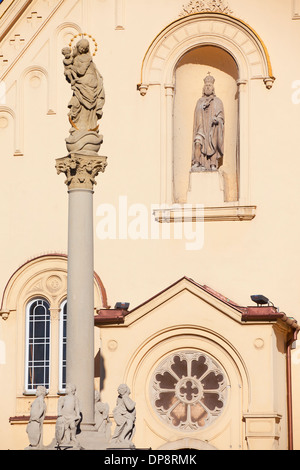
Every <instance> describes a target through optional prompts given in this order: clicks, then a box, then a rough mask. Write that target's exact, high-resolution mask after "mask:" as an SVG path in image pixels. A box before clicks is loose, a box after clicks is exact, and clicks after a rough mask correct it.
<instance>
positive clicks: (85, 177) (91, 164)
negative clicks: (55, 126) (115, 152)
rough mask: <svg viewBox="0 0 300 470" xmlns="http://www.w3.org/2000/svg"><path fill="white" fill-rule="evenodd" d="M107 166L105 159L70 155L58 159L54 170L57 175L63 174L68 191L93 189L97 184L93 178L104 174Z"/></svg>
mask: <svg viewBox="0 0 300 470" xmlns="http://www.w3.org/2000/svg"><path fill="white" fill-rule="evenodd" d="M106 166H107V157H101V156H90V155H81V154H71V155H68V156H67V157H63V158H58V159H57V160H56V165H55V168H56V170H57V174H60V173H65V175H66V177H67V179H66V181H65V184H66V185H67V186H68V187H69V189H90V190H92V189H93V186H94V184H97V182H96V180H95V178H96V176H97V175H98V174H99V173H100V172H101V173H104V171H105V168H106Z"/></svg>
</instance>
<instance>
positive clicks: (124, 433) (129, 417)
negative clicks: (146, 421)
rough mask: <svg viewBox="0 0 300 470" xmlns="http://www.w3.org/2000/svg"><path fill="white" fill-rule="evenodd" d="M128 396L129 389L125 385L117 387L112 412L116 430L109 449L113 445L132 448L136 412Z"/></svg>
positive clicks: (133, 403)
mask: <svg viewBox="0 0 300 470" xmlns="http://www.w3.org/2000/svg"><path fill="white" fill-rule="evenodd" d="M129 395H130V389H129V387H128V386H127V385H126V384H121V385H119V387H118V398H117V406H116V407H115V409H114V410H113V415H114V420H115V422H116V428H115V432H114V434H113V437H112V440H111V447H112V446H113V445H116V446H124V447H134V445H133V443H132V438H133V436H134V433H135V419H136V410H135V402H134V401H133V400H132V399H131V398H130V397H129Z"/></svg>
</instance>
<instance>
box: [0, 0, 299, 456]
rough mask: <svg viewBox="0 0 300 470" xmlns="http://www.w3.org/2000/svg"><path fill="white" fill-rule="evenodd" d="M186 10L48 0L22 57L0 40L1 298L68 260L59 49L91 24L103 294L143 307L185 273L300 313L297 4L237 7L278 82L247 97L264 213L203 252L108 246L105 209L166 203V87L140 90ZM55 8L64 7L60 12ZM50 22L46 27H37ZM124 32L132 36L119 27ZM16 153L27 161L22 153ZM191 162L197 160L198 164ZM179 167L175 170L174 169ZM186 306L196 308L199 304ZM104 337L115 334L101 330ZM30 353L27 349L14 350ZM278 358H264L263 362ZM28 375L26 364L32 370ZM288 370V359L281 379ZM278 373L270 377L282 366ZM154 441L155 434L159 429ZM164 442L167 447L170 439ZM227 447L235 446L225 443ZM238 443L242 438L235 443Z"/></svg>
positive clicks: (255, 189)
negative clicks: (3, 64)
mask: <svg viewBox="0 0 300 470" xmlns="http://www.w3.org/2000/svg"><path fill="white" fill-rule="evenodd" d="M4 3H5V2H4ZM182 3H183V2H182V0H164V1H163V2H162V1H161V0H152V1H151V2H148V1H146V0H124V2H120V5H123V7H124V10H122V9H120V10H118V9H116V5H118V2H113V1H111V0H103V1H101V2H98V1H96V0H89V1H83V0H79V1H76V2H73V1H70V0H65V1H64V2H59V1H57V2H52V6H51V2H40V1H38V0H36V1H34V2H33V4H32V8H31V9H29V10H30V11H29V10H28V12H27V13H29V14H30V13H31V11H35V10H36V11H38V13H41V15H42V17H43V21H45V20H46V18H48V21H47V22H45V24H44V23H38V24H37V25H36V26H35V25H33V26H32V25H31V24H30V23H29V22H28V21H27V17H26V15H25V16H24V17H23V18H22V19H21V20H19V21H18V22H17V23H16V25H15V26H13V28H12V30H11V32H10V35H9V36H8V38H7V40H9V39H11V38H13V37H14V35H15V34H21V37H22V38H23V37H24V39H25V43H24V44H21V46H20V49H17V48H15V47H14V43H13V44H10V45H9V44H8V43H4V42H3V44H2V45H3V53H4V54H5V57H7V59H8V60H9V71H8V72H7V73H6V70H8V69H5V68H4V69H2V72H3V73H4V78H3V80H4V82H5V84H6V90H7V91H6V97H5V103H4V104H1V105H0V119H1V118H2V120H1V121H0V124H1V127H0V139H1V156H2V157H1V158H2V175H3V178H2V181H1V198H0V214H1V221H2V223H1V243H0V250H1V251H0V258H1V266H2V269H1V272H0V292H3V291H4V288H5V286H6V283H7V282H8V279H9V278H10V276H11V275H12V274H13V273H14V272H15V271H16V269H17V268H18V267H19V266H20V265H22V264H23V263H24V262H26V261H27V260H28V259H31V258H33V257H35V256H39V255H41V254H45V253H66V252H67V188H66V186H65V185H64V177H63V176H61V175H60V176H57V175H56V171H55V159H56V158H59V157H63V156H65V155H66V148H65V142H64V139H65V138H66V136H67V134H68V129H69V124H68V121H67V103H68V100H69V99H70V96H71V94H70V89H69V86H68V84H67V83H66V82H65V80H64V76H63V68H62V56H61V52H60V51H61V48H62V47H63V46H64V45H66V44H67V43H68V42H69V40H70V38H71V37H72V34H74V33H76V32H77V30H80V29H81V30H82V32H83V31H84V32H87V33H89V34H91V35H93V37H95V39H96V40H97V42H98V44H99V48H98V49H99V51H98V53H97V55H96V57H95V59H94V60H95V62H96V64H97V66H98V68H99V70H100V71H101V73H102V75H103V77H104V85H105V91H106V104H105V107H104V115H103V119H102V122H101V123H100V129H101V132H102V133H103V135H104V143H103V145H102V148H101V151H100V153H101V154H102V155H107V156H108V167H107V169H106V172H105V174H104V175H100V176H99V177H98V185H97V186H96V187H95V193H94V213H95V218H94V224H95V270H96V272H97V273H98V274H99V275H100V277H101V279H102V281H103V283H104V285H105V287H106V291H107V295H108V302H109V304H110V305H111V306H114V304H115V302H116V301H128V302H130V303H131V308H133V307H135V306H137V305H139V304H140V303H142V302H144V301H145V300H146V299H148V298H150V297H151V296H153V295H155V294H156V293H157V292H159V291H160V290H161V289H163V288H165V287H167V286H168V285H170V284H171V283H173V282H174V281H176V280H177V279H179V278H181V277H182V276H183V275H187V276H189V277H191V278H193V279H195V280H196V281H197V282H199V283H203V284H207V285H209V286H211V287H212V288H214V289H216V290H217V291H219V292H221V293H223V294H224V295H226V296H228V297H229V298H232V299H233V300H234V301H236V302H238V303H239V304H241V305H247V304H248V303H250V302H251V301H250V298H249V297H250V295H251V294H255V293H262V294H264V295H266V296H268V297H269V298H270V300H271V301H272V302H273V303H274V304H275V305H276V306H278V307H279V308H280V309H281V310H283V311H284V312H286V313H287V315H288V316H293V317H295V318H300V312H299V288H298V285H299V277H300V268H299V266H300V255H299V249H298V239H299V232H300V225H299V222H298V219H297V210H298V205H299V191H298V186H299V185H298V174H299V170H300V161H299V159H298V158H297V155H298V150H299V149H298V142H297V135H298V129H299V103H298V101H297V99H296V98H297V96H296V95H295V92H296V91H297V89H296V88H294V86H295V85H294V84H295V81H296V80H299V79H300V78H299V77H300V69H299V67H300V66H299V63H298V62H297V60H294V59H293V57H294V55H295V54H297V50H298V42H299V28H300V22H299V21H297V20H293V19H292V17H293V8H292V7H293V2H292V0H288V1H287V0H279V1H276V2H274V1H273V0H263V1H261V0H252V1H251V2H250V1H248V2H245V1H244V2H240V1H238V0H231V1H230V7H231V8H232V10H233V11H234V16H235V17H237V18H240V19H241V20H242V21H245V22H246V23H247V24H248V25H250V27H251V28H253V29H254V30H255V31H256V32H257V34H258V35H259V36H260V37H261V38H262V40H263V42H264V43H265V45H266V47H267V50H268V53H269V56H270V60H271V64H272V68H273V73H274V75H275V77H276V81H275V83H274V85H273V87H272V89H271V90H267V89H266V87H265V86H264V84H263V82H262V80H252V82H251V94H250V95H249V108H248V111H247V112H249V113H251V121H250V122H249V127H248V130H249V133H248V136H247V138H248V142H249V145H248V150H249V156H248V161H249V167H248V172H247V174H248V185H249V187H248V188H247V191H248V192H249V195H250V199H249V201H248V202H249V203H250V204H253V205H256V206H257V210H256V216H255V218H254V219H253V220H251V221H241V222H239V221H235V222H226V221H222V222H208V223H205V226H204V245H203V247H202V248H201V249H200V250H198V251H194V250H193V251H188V250H187V249H186V242H187V240H186V239H184V238H183V239H179V240H176V239H167V240H163V239H158V240H152V239H151V237H150V236H148V237H147V239H138V240H133V239H131V238H130V236H129V234H128V232H127V236H126V237H125V239H120V237H119V236H118V231H117V236H116V239H107V240H100V239H99V237H98V234H97V227H98V224H99V222H100V221H101V217H100V215H99V214H100V209H101V204H103V203H107V204H110V205H112V206H113V207H114V208H115V209H116V215H117V218H118V217H119V214H120V208H119V204H120V199H119V197H120V196H124V197H125V198H126V199H124V200H123V201H126V202H127V207H128V208H132V205H133V204H137V203H139V204H142V205H143V208H144V209H146V211H147V214H148V217H149V218H148V220H149V223H150V214H151V205H152V204H158V203H160V202H161V184H162V162H161V154H162V150H161V147H162V139H163V132H162V127H161V123H162V122H163V119H164V116H163V111H162V108H161V90H160V87H159V86H153V87H150V88H149V90H148V92H147V94H146V96H141V95H140V93H139V92H138V91H137V84H138V83H140V81H141V68H142V62H143V57H144V55H145V53H146V51H147V48H148V47H149V45H150V44H151V42H152V41H153V39H154V38H155V37H156V36H157V35H158V34H159V33H160V32H161V31H162V30H163V28H165V27H166V25H168V24H170V23H172V22H173V21H174V20H177V19H178V15H179V13H180V11H181V8H182ZM2 7H3V5H2V6H1V8H2ZM53 8H57V9H56V10H55V11H54V10H52V9H53ZM1 13H2V10H1ZM52 13H53V14H52ZM266 18H268V21H266ZM10 20H11V17H9V18H8V19H7V20H6V17H2V19H1V21H3V23H2V25H1V28H3V30H4V29H5V26H7V24H8V22H9V21H10ZM145 20H146V21H145ZM5 21H6V23H5ZM41 24H44V26H43V27H42V28H41V29H40V30H38V28H39V27H40V26H41ZM116 26H119V27H120V26H121V27H122V28H123V29H120V28H118V29H116ZM29 28H31V29H29ZM4 41H5V39H4ZM4 46H5V47H4ZM14 61H15V62H14ZM12 64H13V66H12V67H11V68H10V66H11V65H12ZM162 93H164V90H163V92H162ZM16 150H18V151H20V153H22V155H20V156H14V152H15V151H16ZM186 158H188V159H190V155H187V156H186ZM241 158H243V155H241ZM170 171H171V169H169V173H167V174H171V173H170ZM199 202H200V203H201V202H202V201H199ZM99 206H100V209H99ZM97 214H98V215H97ZM122 214H123V215H124V213H122ZM125 219H126V217H125ZM134 219H135V217H134V216H133V215H128V217H127V222H128V224H130V222H131V221H132V220H134ZM117 228H118V224H117ZM188 301H189V302H192V301H191V299H190V298H189V299H188ZM175 310H176V311H177V313H176V315H177V321H178V322H179V311H180V309H179V307H178V309H177V307H176V308H175ZM151 318H152V317H151ZM164 318H165V317H164V316H163V315H158V314H157V315H156V317H155V322H156V323H155V322H153V324H152V323H151V322H152V320H151V321H150V317H149V319H144V322H146V325H144V323H140V324H141V325H142V324H143V325H144V326H143V328H145V327H146V326H147V328H148V323H151V325H152V327H153V328H154V326H153V325H154V324H155V330H156V331H159V330H162V329H163V328H164V327H165V326H166V325H164V321H165V320H164ZM212 318H213V317H211V318H210V319H209V321H211V320H212ZM191 321H192V319H191ZM14 322H15V320H14V317H13V315H12V316H10V317H9V319H8V320H7V321H6V322H4V321H2V320H0V341H2V343H1V344H2V349H3V350H4V353H3V357H4V359H3V360H2V362H1V360H0V374H1V377H3V380H4V381H5V383H6V386H5V393H4V395H3V397H2V396H1V403H2V405H4V407H3V410H2V411H1V413H2V414H1V421H2V422H4V423H6V424H5V428H4V433H5V435H6V436H9V438H8V439H7V441H5V444H3V445H4V447H6V446H8V445H10V442H11V438H12V436H13V435H14V436H15V434H13V433H18V434H21V433H20V431H19V429H18V426H10V425H8V424H7V422H8V418H9V417H10V416H13V415H14V413H15V409H14V406H15V405H14V403H15V396H16V388H17V385H16V380H17V379H16V377H15V375H14V374H12V373H11V369H12V368H13V367H14V365H15V362H16V357H17V354H18V353H17V349H16V348H15V347H13V344H14V343H12V342H11V338H12V337H13V338H14V331H15V328H20V326H19V325H17V324H15V323H14ZM235 326H236V327H237V325H235ZM149 327H150V326H149ZM210 328H215V324H213V323H212V324H211V326H210ZM238 328H239V329H238V331H237V332H236V334H233V331H231V330H228V331H227V333H228V335H229V336H228V338H231V339H230V342H231V343H232V344H235V347H236V348H237V350H239V348H241V349H242V350H243V357H244V360H245V362H246V363H247V369H249V371H251V376H252V373H253V374H254V375H255V373H256V371H257V363H256V361H255V360H254V356H253V355H254V354H258V352H257V351H256V350H253V348H252V349H251V350H253V354H252V355H250V353H249V351H248V352H247V350H244V341H243V334H244V330H245V328H244V327H243V328H242V327H240V325H239V326H238ZM256 328H259V329H260V328H261V327H256V326H253V327H249V328H248V329H249V330H251V335H250V336H251V338H255V337H256V336H257V335H258V334H259V335H261V334H262V332H261V331H260V332H259V331H258V332H257V333H256V332H255V333H254V331H255V329H256ZM265 329H266V333H265V334H266V339H265V344H267V342H268V341H270V347H271V342H272V340H271V338H273V342H274V344H276V343H275V340H274V337H273V336H272V335H273V333H271V331H272V330H271V329H270V328H269V327H267V326H266V328H265ZM252 330H253V333H252ZM113 331H114V334H115V335H117V336H118V341H120V344H121V343H122V342H124V346H123V347H124V348H125V342H127V341H128V343H130V340H127V334H128V332H129V334H130V332H131V331H132V328H131V327H128V328H127V329H125V332H126V334H124V329H121V330H120V331H118V330H117V329H114V330H113ZM241 331H243V333H241ZM153 333H154V331H153ZM223 333H224V332H223ZM103 334H104V335H107V334H108V333H107V331H106V330H105V331H104V332H103ZM20 335H21V336H22V330H21V332H20ZM252 335H253V336H252ZM224 336H225V335H224ZM105 338H106V336H105ZM125 338H126V339H125ZM141 343H142V341H141ZM20 347H21V343H20V344H18V348H20ZM137 348H138V344H137V343H135V346H134V343H133V344H132V346H131V353H130V354H129V351H128V360H129V358H130V356H131V354H133V353H134V351H135V350H136V349H137ZM165 348H166V349H165V350H164V351H162V353H161V354H162V355H163V354H165V353H166V350H167V346H166V347H165ZM274 348H275V346H274ZM265 349H266V350H267V347H266V346H265ZM122 350H123V349H122ZM296 353H297V352H296ZM270 354H271V353H270ZM274 354H275V353H274ZM281 354H282V353H281ZM250 356H251V357H250ZM110 357H111V359H110V360H111V361H112V364H113V366H111V367H112V370H113V374H114V377H115V381H116V383H114V382H113V383H112V386H113V387H114V386H115V385H116V386H117V382H121V381H122V380H121V378H123V377H125V371H124V370H123V367H121V364H122V363H119V365H118V369H116V367H117V362H118V361H116V362H114V361H115V359H114V356H113V355H112V354H111V355H110ZM115 357H117V356H116V354H115ZM269 360H270V358H269V357H265V361H269ZM279 362H280V361H279ZM125 364H127V362H126V361H125V359H124V363H123V365H124V366H125ZM266 364H267V362H266ZM293 365H294V367H295V371H294V372H295V374H294V387H295V395H297V390H298V387H300V379H299V364H298V363H297V360H295V361H294V362H293ZM19 367H20V369H22V365H19ZM149 367H150V364H149ZM282 367H283V365H282V364H279V365H278V370H279V371H281V370H282ZM149 370H150V369H149ZM107 373H108V374H109V371H107ZM249 373H250V372H249ZM144 374H145V373H144ZM270 374H271V375H272V374H273V371H272V370H270ZM258 377H259V375H258ZM143 379H145V380H146V377H145V376H143ZM147 380H148V379H147ZM263 383H264V382H261V381H257V383H255V385H254V386H253V387H252V388H251V390H252V392H251V393H252V394H253V397H254V398H253V400H254V402H255V403H256V404H257V406H256V410H254V411H255V412H258V411H263V410H262V409H260V410H258V408H259V407H261V408H263V409H264V410H266V409H267V411H270V409H269V408H268V407H269V405H270V403H272V404H273V405H272V409H273V408H275V402H276V401H277V405H278V408H277V411H278V412H279V411H280V410H279V408H280V407H281V406H283V405H282V403H283V402H282V400H283V398H282V397H283V396H284V390H281V391H280V392H278V393H279V396H278V397H277V398H276V400H275V397H274V396H273V392H272V390H271V389H270V390H269V391H268V394H267V395H264V397H265V398H264V400H262V395H261V393H260V390H261V387H262V384H263ZM20 391H21V390H18V393H19V392H20ZM277 405H276V406H277ZM254 411H253V412H254ZM294 411H295V413H297V415H296V419H295V429H296V430H297V434H296V435H295V446H296V447H297V448H299V447H300V433H299V429H298V427H299V425H298V424H297V423H298V420H297V416H299V407H298V406H297V403H295V405H294ZM138 419H140V418H138ZM17 429H18V430H17ZM147 432H148V431H147ZM150 435H151V438H152V436H153V433H152V432H151V433H150ZM155 439H157V441H155V442H157V445H160V442H163V440H164V439H162V438H155ZM1 442H4V441H1ZM226 442H227V444H228V445H229V441H226ZM237 442H238V439H237V440H236V441H234V445H237V444H236V443H237ZM25 443H26V436H25ZM218 444H219V443H218ZM227 444H226V445H227ZM1 445H2V444H1Z"/></svg>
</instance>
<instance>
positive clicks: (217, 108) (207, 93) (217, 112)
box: [191, 74, 224, 171]
mask: <svg viewBox="0 0 300 470" xmlns="http://www.w3.org/2000/svg"><path fill="white" fill-rule="evenodd" d="M214 83H215V79H214V77H212V76H211V75H210V74H208V75H207V76H206V77H205V79H204V87H203V95H202V97H201V98H200V99H199V100H198V101H197V104H196V108H195V114H194V129H193V156H192V169H191V170H192V171H205V170H217V169H218V164H219V160H220V159H221V158H222V157H223V154H224V107H223V103H222V101H221V100H220V99H219V98H217V97H216V95H215V88H214Z"/></svg>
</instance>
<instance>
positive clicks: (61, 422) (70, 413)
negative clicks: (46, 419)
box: [55, 384, 81, 447]
mask: <svg viewBox="0 0 300 470" xmlns="http://www.w3.org/2000/svg"><path fill="white" fill-rule="evenodd" d="M57 415H58V418H57V421H56V430H55V438H56V442H57V444H58V445H59V446H60V445H67V446H69V445H70V446H75V447H76V446H77V439H76V431H77V426H78V424H79V422H80V420H81V415H80V408H79V401H78V398H77V396H76V387H75V385H72V384H67V385H66V395H65V396H61V397H60V398H59V400H58V407H57Z"/></svg>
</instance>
